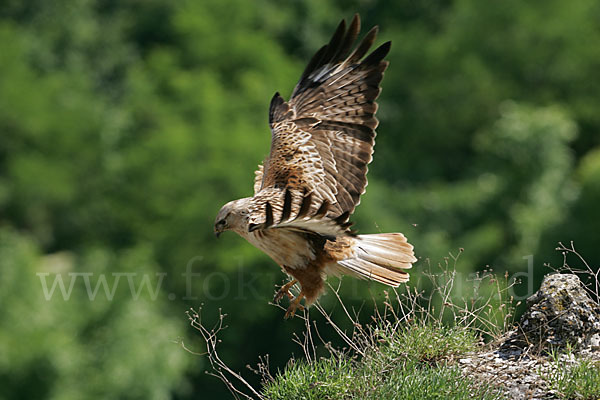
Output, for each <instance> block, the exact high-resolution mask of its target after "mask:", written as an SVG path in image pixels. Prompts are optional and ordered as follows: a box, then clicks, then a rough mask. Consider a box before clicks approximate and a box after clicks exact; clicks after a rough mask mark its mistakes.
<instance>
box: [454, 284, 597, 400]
mask: <svg viewBox="0 0 600 400" xmlns="http://www.w3.org/2000/svg"><path fill="white" fill-rule="evenodd" d="M567 346H569V347H570V348H572V350H573V351H574V353H564V354H561V355H559V356H558V357H559V358H560V360H561V362H563V363H566V364H575V363H578V362H579V361H578V357H585V358H591V359H600V305H599V304H598V303H597V302H595V301H593V300H592V299H591V298H590V297H589V296H588V293H587V292H586V289H585V288H584V287H583V285H582V283H581V281H580V279H579V277H577V276H576V275H574V274H553V275H548V276H546V277H545V278H544V281H543V282H542V285H541V287H540V289H539V290H538V292H537V293H535V294H534V295H533V296H531V297H530V298H529V299H527V310H526V312H525V313H524V314H523V316H522V317H521V320H520V323H519V324H518V326H517V327H516V328H515V329H514V330H513V331H512V332H510V333H509V334H508V335H507V338H506V340H504V341H503V342H502V343H501V344H500V346H498V347H492V348H489V349H487V350H485V351H479V352H477V353H474V354H470V355H468V356H466V357H464V358H462V359H460V360H459V364H460V366H461V369H462V370H463V372H464V373H465V374H466V375H468V376H474V377H477V378H478V379H481V380H482V381H487V382H490V383H492V384H495V385H501V386H502V387H504V388H505V389H506V394H507V397H508V398H510V399H538V400H541V399H544V400H545V399H556V398H557V397H556V396H555V394H554V393H552V392H551V391H550V390H549V388H548V384H547V381H546V378H547V376H548V375H549V374H550V373H552V371H553V369H554V368H556V365H555V363H554V362H553V361H552V360H551V358H550V357H548V356H547V353H548V352H550V351H552V350H554V349H562V348H565V347H567ZM575 354H576V355H577V357H576V356H575Z"/></svg>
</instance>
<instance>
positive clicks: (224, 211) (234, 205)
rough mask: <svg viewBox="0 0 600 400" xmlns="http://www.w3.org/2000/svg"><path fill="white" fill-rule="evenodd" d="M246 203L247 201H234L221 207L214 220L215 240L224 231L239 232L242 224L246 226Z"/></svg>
mask: <svg viewBox="0 0 600 400" xmlns="http://www.w3.org/2000/svg"><path fill="white" fill-rule="evenodd" d="M247 201H248V199H239V200H234V201H230V202H229V203H227V204H225V205H224V206H223V207H221V210H219V213H218V214H217V218H216V219H215V228H214V232H215V236H216V237H217V238H218V237H219V236H220V235H221V233H223V232H225V231H229V230H233V231H237V232H241V231H242V229H243V227H244V224H245V225H248V223H247V216H248V209H247V205H246V204H245V203H246V202H247Z"/></svg>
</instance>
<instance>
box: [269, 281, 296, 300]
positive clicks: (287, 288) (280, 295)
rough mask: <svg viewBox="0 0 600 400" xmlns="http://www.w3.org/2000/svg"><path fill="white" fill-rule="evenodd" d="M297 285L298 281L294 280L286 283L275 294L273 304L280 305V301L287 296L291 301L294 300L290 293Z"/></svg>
mask: <svg viewBox="0 0 600 400" xmlns="http://www.w3.org/2000/svg"><path fill="white" fill-rule="evenodd" d="M296 283H298V281H297V280H296V279H293V280H291V281H289V282H288V283H286V284H285V285H283V286H282V287H281V288H280V289H279V290H278V291H277V293H275V297H273V303H279V300H281V299H282V298H283V296H287V297H288V298H289V299H290V300H292V299H293V298H294V296H292V294H291V293H290V288H291V287H292V286H294V285H295V284H296Z"/></svg>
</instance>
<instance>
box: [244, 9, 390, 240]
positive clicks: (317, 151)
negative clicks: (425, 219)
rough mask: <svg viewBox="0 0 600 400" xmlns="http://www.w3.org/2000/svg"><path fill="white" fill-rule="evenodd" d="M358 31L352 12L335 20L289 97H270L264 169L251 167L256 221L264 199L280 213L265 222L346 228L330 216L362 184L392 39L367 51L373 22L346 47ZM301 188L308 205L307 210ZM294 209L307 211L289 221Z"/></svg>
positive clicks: (348, 206) (349, 206) (345, 210)
mask: <svg viewBox="0 0 600 400" xmlns="http://www.w3.org/2000/svg"><path fill="white" fill-rule="evenodd" d="M359 31H360V18H359V17H358V15H355V16H354V18H353V19H352V21H351V23H350V25H349V26H348V28H347V29H346V23H345V21H342V22H340V24H339V25H338V27H337V29H336V31H335V33H334V34H333V36H332V38H331V40H330V41H329V43H328V44H327V45H325V46H323V47H322V48H321V49H319V51H317V53H316V54H315V55H314V56H313V58H312V59H311V60H310V62H309V63H308V65H307V67H306V69H305V70H304V72H303V73H302V75H301V77H300V80H299V81H298V84H297V85H296V87H295V88H294V91H293V92H292V96H291V98H290V100H289V101H288V102H286V101H285V100H284V99H283V98H282V97H281V96H280V95H279V93H275V95H274V96H273V99H272V100H271V106H270V109H269V123H270V125H271V132H272V138H271V152H270V155H269V157H268V158H267V159H266V160H265V163H264V168H262V169H261V168H260V167H259V170H258V171H257V172H256V174H257V176H256V179H255V185H254V190H255V199H256V202H257V207H255V208H256V210H255V212H256V215H253V216H252V221H253V222H252V223H253V224H255V226H261V224H264V222H265V221H266V218H267V216H266V215H265V207H264V204H260V203H261V202H263V203H264V202H265V201H267V200H266V199H267V198H268V204H269V205H270V207H272V209H273V212H274V213H275V214H277V213H279V214H280V216H283V217H286V218H283V219H281V220H279V221H280V222H279V223H275V224H273V225H271V226H270V227H271V228H283V227H286V228H298V229H307V230H314V231H316V232H319V229H318V228H317V227H316V226H315V225H318V224H321V225H323V228H321V231H322V232H320V233H322V234H324V235H331V233H332V231H335V232H338V231H339V230H341V232H349V231H348V230H347V227H346V228H342V225H344V223H340V222H339V221H336V218H339V217H340V216H346V218H345V219H346V220H347V216H348V215H350V214H351V213H352V212H353V211H354V209H355V207H356V206H357V205H358V204H359V202H360V196H361V195H362V194H363V193H364V191H365V187H366V186H367V178H366V175H367V171H368V168H367V166H368V164H369V163H370V162H371V160H372V154H373V145H374V138H375V128H376V127H377V125H378V121H377V119H376V118H375V113H376V112H377V103H376V102H375V100H376V99H377V97H378V96H379V93H380V91H381V89H380V87H379V84H380V82H381V80H382V78H383V73H384V71H385V69H386V68H387V66H388V62H387V61H384V58H385V56H386V55H387V53H388V52H389V50H390V42H386V43H384V44H383V45H381V46H379V47H378V48H377V49H375V50H374V51H373V52H371V53H370V54H369V55H367V53H368V51H369V49H370V48H371V46H372V45H373V43H374V41H375V38H376V36H377V31H378V29H377V27H374V28H373V29H371V30H370V31H369V32H368V33H367V34H366V35H365V37H364V38H363V40H362V41H361V42H360V43H359V44H358V46H356V47H355V48H354V50H353V51H351V50H352V47H353V45H354V43H355V41H356V39H357V37H358V32H359ZM365 56H366V57H365ZM286 193H289V194H290V195H289V196H291V198H292V201H290V198H289V197H287V198H286ZM307 194H310V196H311V197H310V203H311V205H310V207H311V210H307V209H306V208H307V207H308V206H307V205H306V202H305V199H306V197H307ZM303 201H304V203H303ZM317 204H319V205H323V204H327V205H328V206H327V210H326V213H325V215H323V216H322V217H321V216H319V215H317V214H316V213H315V211H317V210H316V207H317ZM284 206H285V207H284ZM313 208H314V209H313ZM300 210H302V212H303V213H304V214H305V215H304V216H302V217H301V218H295V219H294V218H293V216H294V215H295V214H298V213H299V212H300ZM288 214H289V215H291V216H292V217H290V218H288ZM275 220H276V221H277V220H278V219H277V217H276V218H275ZM309 220H310V221H309ZM313 220H315V221H318V224H314V223H313V222H314V221H313ZM325 220H330V221H333V222H331V223H326V222H325ZM346 225H347V224H346ZM263 226H264V225H263ZM325 226H326V227H325ZM331 226H334V227H335V228H331Z"/></svg>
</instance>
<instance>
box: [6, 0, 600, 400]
mask: <svg viewBox="0 0 600 400" xmlns="http://www.w3.org/2000/svg"><path fill="white" fill-rule="evenodd" d="M354 12H359V13H360V14H361V15H362V17H363V26H364V28H363V30H365V29H366V28H368V27H370V26H371V25H375V24H379V25H380V27H381V32H380V39H379V41H380V42H382V41H386V40H392V42H393V46H392V51H391V53H390V55H389V60H390V62H391V66H390V69H389V70H388V71H387V73H386V76H385V79H384V81H383V88H384V89H383V92H382V96H381V98H380V101H379V103H380V109H379V113H378V116H379V119H380V121H381V124H380V126H379V128H378V137H377V146H376V150H377V151H376V155H375V162H374V163H373V164H372V167H371V173H370V175H369V178H370V185H369V187H368V191H367V194H366V195H365V196H364V197H363V201H362V204H361V206H360V207H359V208H358V210H357V214H356V215H355V220H356V221H357V226H358V228H359V229H360V230H361V231H362V232H365V233H367V232H376V231H379V230H381V231H402V232H404V233H406V234H407V236H408V237H409V239H410V241H411V242H412V243H414V244H415V247H416V252H417V255H418V256H420V257H421V258H422V259H426V258H429V259H430V260H432V263H434V264H435V263H436V262H438V261H439V260H440V259H441V258H442V257H444V256H445V255H447V253H448V252H449V251H452V252H456V251H457V250H458V248H459V247H463V248H464V249H465V251H464V253H463V255H462V256H461V261H460V263H459V264H458V267H459V269H460V270H461V271H462V272H464V273H466V274H468V273H471V272H473V271H476V270H479V269H482V268H484V267H485V266H486V265H488V264H489V265H491V266H494V267H495V268H496V270H507V271H509V272H511V273H514V272H518V271H523V270H525V269H526V267H527V265H526V261H525V260H523V257H525V256H528V255H534V256H535V267H536V271H540V272H538V273H537V275H536V277H535V279H541V275H542V274H543V272H542V263H543V262H546V261H552V262H553V263H554V264H560V262H561V261H562V258H561V257H560V255H556V254H554V251H553V249H554V247H555V243H556V242H557V241H558V240H562V241H566V242H568V241H570V240H573V241H575V244H576V246H577V247H578V249H579V250H580V251H581V253H582V254H584V255H585V256H586V257H587V258H588V262H589V263H590V264H591V265H594V266H596V265H598V264H599V263H600V254H598V253H597V252H596V248H597V245H598V241H599V240H600V237H599V235H598V229H597V226H598V221H600V208H598V204H600V183H599V182H600V135H598V133H599V131H600V113H598V110H599V109H600V80H598V79H597V75H598V69H599V68H600V47H599V46H598V43H600V25H598V20H600V4H599V3H598V2H596V1H594V0H579V1H577V2H574V3H573V2H572V3H565V2H560V1H533V2H522V1H517V0H507V1H503V2H497V3H489V2H481V1H476V0H454V1H450V0H446V1H420V2H414V1H404V0H403V1H397V2H394V3H393V4H392V3H389V2H384V1H380V0H374V1H364V0H352V1H342V0H329V1H317V0H307V1H292V2H285V3H282V2H277V1H274V0H257V1H255V2H249V1H243V0H227V1H223V0H203V1H201V2H198V1H178V2H173V1H167V0H148V1H140V0H126V1H119V2H117V1H111V0H84V1H79V2H72V1H66V0H56V1H43V0H28V1H17V0H5V1H3V2H2V5H1V7H0V327H2V329H0V337H1V339H2V340H0V398H7V399H8V398H48V399H70V398H144V399H145V398H168V397H175V398H181V399H185V398H197V397H198V396H199V395H200V394H202V395H203V396H206V397H207V398H220V397H219V396H224V395H226V391H225V389H224V388H222V387H221V386H220V383H219V382H218V381H217V380H215V379H212V378H210V377H206V376H205V375H204V374H203V373H202V370H203V368H204V365H203V363H204V362H205V360H204V359H202V358H199V357H195V356H193V355H191V354H189V353H186V352H184V351H183V350H182V349H181V348H180V347H178V346H177V345H176V344H175V343H173V342H175V341H177V340H178V338H180V337H183V338H185V341H186V343H187V344H188V345H189V346H190V347H192V348H198V351H201V347H200V343H197V342H195V341H197V337H195V336H194V334H193V332H192V330H190V329H189V328H186V320H185V315H184V314H183V312H184V311H185V309H186V308H188V307H198V306H199V305H200V304H201V303H205V314H206V315H208V316H209V317H210V315H211V313H212V315H213V316H215V315H217V311H216V309H217V308H218V307H223V310H224V311H225V312H226V313H228V314H229V323H230V325H232V328H231V329H230V330H228V331H226V332H225V333H226V336H225V337H224V338H223V340H224V341H226V342H227V343H228V347H227V348H226V349H223V356H224V358H226V359H227V361H229V362H230V363H231V365H232V366H233V367H234V368H236V369H238V370H240V369H242V368H243V367H244V366H245V365H246V364H248V363H253V362H254V361H255V360H256V358H257V356H258V355H260V354H264V353H270V354H271V361H272V363H273V365H274V367H277V366H282V365H283V364H284V363H285V361H286V360H287V359H288V357H289V354H290V353H291V352H292V351H294V349H295V348H294V347H293V346H294V345H293V344H292V343H291V342H290V340H289V338H290V333H291V332H293V331H294V330H297V329H300V328H301V326H300V325H297V323H296V321H291V322H290V321H288V322H283V321H282V314H281V312H280V311H279V310H278V309H276V308H274V307H269V306H267V304H266V303H267V301H268V299H269V298H270V297H271V295H272V294H273V285H274V284H275V283H279V282H281V280H282V279H283V276H282V274H281V273H280V272H279V271H278V268H277V267H276V266H275V265H274V264H273V262H272V261H271V260H270V259H268V258H267V257H266V256H265V255H263V254H262V253H260V252H259V251H258V250H256V249H254V248H252V247H251V246H250V245H249V244H247V243H245V242H244V241H243V240H241V239H239V238H236V237H234V236H233V235H225V236H224V237H223V239H222V240H220V241H218V242H217V241H216V240H215V239H214V237H213V236H212V223H213V218H214V215H215V214H216V212H217V211H218V209H219V208H220V206H221V205H222V204H223V203H225V202H227V201H229V200H231V199H233V198H238V197H243V196H248V195H250V194H251V193H252V181H253V177H254V175H253V171H254V169H255V167H256V165H257V164H258V163H259V162H260V161H261V160H262V159H263V158H264V157H265V156H266V155H267V154H268V148H269V143H270V137H269V131H268V125H267V108H268V101H269V99H270V98H271V96H272V95H273V93H274V92H275V91H281V92H282V93H283V94H284V95H286V96H287V95H289V93H290V92H291V89H292V88H293V86H294V85H295V83H296V80H297V78H298V77H299V75H300V73H301V71H302V69H303V67H304V65H305V63H306V62H307V61H308V59H309V57H310V55H311V54H312V53H313V52H314V51H315V50H316V49H317V48H318V47H320V46H321V45H322V44H323V43H324V42H325V41H326V40H328V37H329V35H330V34H331V33H332V32H333V29H334V28H335V25H336V24H337V23H338V22H339V20H340V19H341V18H344V17H345V18H346V19H348V18H350V17H351V15H352V14H353V13H354ZM188 268H189V269H190V270H192V269H193V271H194V272H195V273H199V274H200V276H199V277H195V278H194V279H193V280H190V279H187V278H185V277H183V276H182V273H184V272H185V271H186V270H187V269H188ZM417 271H418V268H417ZM69 273H71V274H73V273H83V274H86V273H88V274H89V273H92V274H93V275H92V276H91V277H90V279H91V282H92V283H91V284H92V286H94V285H95V284H96V283H97V280H98V279H99V276H102V274H105V275H106V276H108V278H107V281H108V283H109V284H112V283H113V282H114V280H115V279H116V275H115V274H128V273H137V274H147V276H149V277H151V278H152V279H151V284H152V285H156V284H157V282H162V286H161V287H160V292H159V294H158V295H157V296H156V297H155V298H153V297H154V296H152V293H151V292H150V291H147V290H143V294H142V295H141V296H140V297H139V298H137V299H134V298H133V296H132V295H131V293H130V292H129V291H128V289H127V286H126V285H125V283H124V282H127V280H126V278H127V276H123V277H122V278H121V279H122V280H121V281H120V282H121V286H119V287H118V288H117V290H116V292H115V295H114V298H112V300H109V299H108V298H107V296H105V293H104V292H103V291H102V290H100V291H99V294H98V295H97V297H96V298H94V299H93V300H90V298H89V293H88V292H87V291H86V287H85V285H84V284H83V283H82V282H84V280H83V275H81V277H78V279H79V281H76V282H75V284H74V289H73V293H72V296H71V297H70V299H69V300H64V299H63V297H62V296H59V295H58V294H55V295H54V296H53V297H52V298H51V300H46V297H45V296H44V292H43V290H42V285H41V283H42V281H43V279H42V278H43V276H47V282H48V283H49V284H51V283H52V282H53V279H54V278H55V277H56V276H61V277H63V278H64V280H65V283H66V284H67V286H68V283H69V282H70V280H69V279H70V277H71V276H74V275H69ZM157 273H158V274H166V275H164V279H163V280H160V279H159V278H158V277H159V275H156V274H157ZM417 273H418V272H417ZM36 274H42V275H36ZM43 274H48V275H43ZM140 276H141V275H136V277H137V278H139V277H140ZM160 276H163V275H160ZM136 282H137V283H136V285H138V284H139V282H138V281H136ZM343 283H344V284H343V286H342V293H343V294H344V295H345V296H346V298H349V299H350V301H354V304H356V305H359V306H360V304H362V301H363V300H362V299H363V298H367V297H368V296H369V293H371V294H372V295H373V296H375V297H377V296H379V295H380V293H381V291H382V290H383V288H382V287H380V286H378V285H375V284H369V283H358V282H356V281H350V280H344V282H343ZM56 290H57V292H56V293H59V291H58V290H59V289H56ZM330 297H331V296H325V297H324V298H323V302H324V303H325V304H327V303H328V302H329V303H331V301H330V300H331V299H330ZM211 310H212V311H211ZM203 398H204V397H203Z"/></svg>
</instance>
